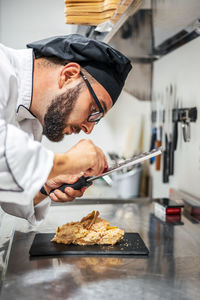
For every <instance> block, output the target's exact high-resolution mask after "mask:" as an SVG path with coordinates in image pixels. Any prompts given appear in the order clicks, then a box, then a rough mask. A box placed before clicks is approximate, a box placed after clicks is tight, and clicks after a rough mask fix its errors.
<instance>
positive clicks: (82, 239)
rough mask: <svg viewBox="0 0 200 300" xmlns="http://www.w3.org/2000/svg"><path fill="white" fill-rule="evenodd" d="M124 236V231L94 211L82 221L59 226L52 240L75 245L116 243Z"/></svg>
mask: <svg viewBox="0 0 200 300" xmlns="http://www.w3.org/2000/svg"><path fill="white" fill-rule="evenodd" d="M123 236H124V231H123V230H122V229H119V228H117V227H115V226H110V223H109V222H108V221H106V220H103V219H101V218H100V217H99V212H98V211H93V212H91V213H90V214H88V215H87V216H86V217H84V218H82V220H81V221H80V222H70V223H67V224H65V225H62V226H60V227H58V228H57V230H56V234H55V236H54V238H53V239H52V240H51V241H52V242H56V243H62V244H75V245H95V244H98V245H114V244H116V243H117V242H119V241H120V240H121V239H122V238H123Z"/></svg>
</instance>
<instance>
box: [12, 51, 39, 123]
mask: <svg viewBox="0 0 200 300" xmlns="http://www.w3.org/2000/svg"><path fill="white" fill-rule="evenodd" d="M17 55H18V59H19V60H18V61H19V64H18V72H19V77H20V86H19V96H18V102H17V107H16V114H17V121H18V122H20V121H22V120H24V119H35V118H36V117H35V116H34V115H33V114H32V113H31V112H30V106H31V101H32V92H33V60H34V56H33V50H32V49H25V50H19V52H18V54H17Z"/></svg>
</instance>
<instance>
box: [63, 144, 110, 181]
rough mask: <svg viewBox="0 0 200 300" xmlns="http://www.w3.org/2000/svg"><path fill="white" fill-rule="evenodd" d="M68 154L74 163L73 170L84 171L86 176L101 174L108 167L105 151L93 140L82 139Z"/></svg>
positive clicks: (76, 171)
mask: <svg viewBox="0 0 200 300" xmlns="http://www.w3.org/2000/svg"><path fill="white" fill-rule="evenodd" d="M66 155H67V156H68V157H69V161H71V163H72V164H73V167H72V169H73V170H72V171H73V172H75V173H76V174H77V173H79V172H80V171H83V172H84V175H85V176H92V175H100V174H102V173H103V170H104V169H105V168H106V167H107V160H106V157H105V155H104V153H103V151H102V150H101V149H100V148H99V147H97V146H96V145H95V144H94V143H93V142H92V141H91V140H80V141H79V142H78V143H77V144H76V145H75V146H73V147H72V148H71V149H70V150H69V151H67V152H66Z"/></svg>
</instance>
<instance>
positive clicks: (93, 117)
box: [80, 71, 104, 124]
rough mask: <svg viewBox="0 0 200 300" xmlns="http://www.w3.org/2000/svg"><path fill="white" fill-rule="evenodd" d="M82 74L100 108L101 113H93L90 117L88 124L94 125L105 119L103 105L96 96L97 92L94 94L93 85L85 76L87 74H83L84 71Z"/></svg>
mask: <svg viewBox="0 0 200 300" xmlns="http://www.w3.org/2000/svg"><path fill="white" fill-rule="evenodd" d="M80 74H81V76H82V77H83V79H84V80H85V83H86V84H87V87H88V89H89V91H90V93H91V95H92V97H93V99H94V101H95V103H96V105H97V106H98V109H99V111H97V112H93V113H91V114H90V115H89V116H88V118H87V121H88V122H94V123H96V124H97V123H98V122H99V121H100V120H101V118H103V116H104V110H103V107H102V106H101V103H100V101H99V100H98V98H97V96H96V94H95V92H94V90H93V88H92V86H91V84H90V83H89V81H88V79H87V77H86V76H85V74H83V72H82V71H80Z"/></svg>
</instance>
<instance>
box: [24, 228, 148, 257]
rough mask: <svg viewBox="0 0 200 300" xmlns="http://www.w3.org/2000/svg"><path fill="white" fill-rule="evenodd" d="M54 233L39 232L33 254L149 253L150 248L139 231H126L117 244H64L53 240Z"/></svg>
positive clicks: (33, 244)
mask: <svg viewBox="0 0 200 300" xmlns="http://www.w3.org/2000/svg"><path fill="white" fill-rule="evenodd" d="M53 236H54V233H37V234H36V235H35V238H34V240H33V243H32V246H31V248H30V250H29V254H30V255H31V256H46V255H47V256H48V255H54V256H57V255H148V254H149V250H148V249H147V247H146V246H145V244H144V242H143V240H142V239H141V237H140V235H139V234H138V233H132V232H131V233H125V235H124V238H123V239H122V240H121V241H120V242H119V243H117V244H115V245H113V246H111V245H90V246H89V245H88V246H79V245H72V244H71V245H64V244H57V243H55V242H51V241H50V240H51V239H52V238H53Z"/></svg>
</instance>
